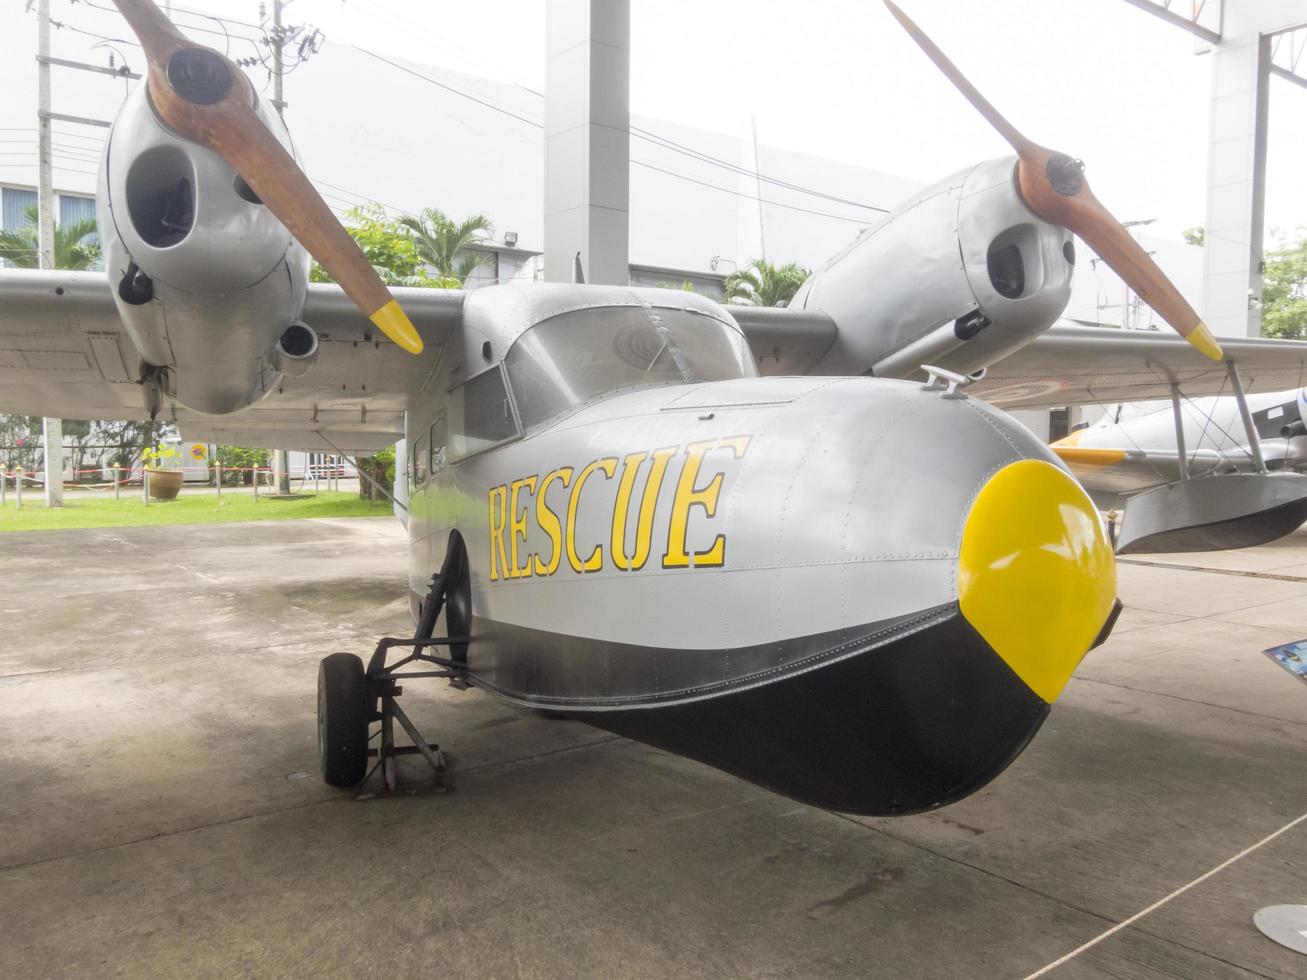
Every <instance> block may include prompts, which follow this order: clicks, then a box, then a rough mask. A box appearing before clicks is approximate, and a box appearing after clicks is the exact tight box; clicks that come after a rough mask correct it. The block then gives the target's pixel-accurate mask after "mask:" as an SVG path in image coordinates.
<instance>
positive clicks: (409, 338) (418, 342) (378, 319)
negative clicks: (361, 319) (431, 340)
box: [368, 299, 422, 354]
mask: <svg viewBox="0 0 1307 980" xmlns="http://www.w3.org/2000/svg"><path fill="white" fill-rule="evenodd" d="M368 319H369V320H371V321H372V322H373V323H375V324H376V325H377V329H379V330H380V331H381V332H382V333H384V334H385V335H386V336H387V337H389V338H390V339H391V340H393V341H394V342H395V343H397V344H398V345H399V346H400V347H403V348H404V349H405V350H406V351H408V352H409V353H410V354H421V353H422V337H421V335H420V334H418V332H417V329H416V328H415V327H414V326H413V324H412V322H411V321H410V320H409V318H408V314H407V313H405V312H404V308H403V307H401V306H400V305H399V300H397V299H392V300H391V301H390V302H389V303H387V304H386V305H385V306H383V307H382V308H381V309H379V310H377V312H375V313H373V314H372V315H371V316H370V317H368Z"/></svg>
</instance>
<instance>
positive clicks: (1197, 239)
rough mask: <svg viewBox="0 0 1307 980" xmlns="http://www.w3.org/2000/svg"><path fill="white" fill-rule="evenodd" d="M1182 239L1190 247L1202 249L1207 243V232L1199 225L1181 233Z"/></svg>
mask: <svg viewBox="0 0 1307 980" xmlns="http://www.w3.org/2000/svg"><path fill="white" fill-rule="evenodd" d="M1180 237H1181V238H1183V239H1184V240H1185V242H1186V243H1187V244H1189V245H1198V246H1199V247H1201V246H1202V245H1203V244H1204V243H1205V242H1206V241H1207V231H1206V230H1205V229H1204V228H1203V227H1202V226H1201V225H1198V226H1196V227H1194V228H1186V229H1185V230H1184V231H1182V232H1180Z"/></svg>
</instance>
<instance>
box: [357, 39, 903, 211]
mask: <svg viewBox="0 0 1307 980" xmlns="http://www.w3.org/2000/svg"><path fill="white" fill-rule="evenodd" d="M351 47H354V48H355V49H356V50H358V51H361V52H363V53H364V54H366V55H370V56H371V57H373V58H376V59H377V60H378V61H382V62H385V63H386V64H388V65H390V66H391V67H393V68H398V69H399V70H400V71H402V72H405V73H407V74H409V75H412V76H414V77H415V78H420V79H422V80H423V81H425V82H429V83H430V84H432V85H435V86H436V87H438V88H442V89H445V90H446V91H448V92H451V93H453V94H454V95H458V96H462V97H463V98H465V99H468V100H470V101H472V102H475V103H477V104H478V105H481V106H484V107H485V108H487V109H490V110H492V111H494V112H498V113H501V114H503V115H505V116H509V117H511V118H513V119H516V120H518V121H519V122H524V123H526V124H527V125H528V126H532V127H534V128H536V129H543V128H544V125H543V124H542V123H540V122H537V121H536V120H534V119H529V118H527V117H526V116H523V115H520V114H518V113H516V112H513V111H512V110H511V109H505V108H503V107H502V106H498V105H495V104H494V103H493V102H488V101H486V100H485V99H481V98H478V97H477V96H475V95H471V94H470V93H468V92H464V91H463V90H462V89H459V88H457V87H455V86H453V85H449V84H447V83H445V82H442V81H439V80H437V79H434V78H432V77H431V76H430V75H426V74H423V73H422V72H420V71H417V70H416V69H413V68H410V67H408V66H407V65H402V64H400V63H399V62H396V61H392V60H390V59H389V58H387V57H385V56H384V55H380V54H377V53H376V52H375V51H369V50H368V49H367V48H361V47H358V46H357V45H351ZM651 135H652V134H651ZM668 148H669V149H672V148H671V147H668ZM682 152H683V151H682ZM631 163H633V164H635V165H637V166H641V167H647V168H649V169H650V170H657V171H659V172H661V173H664V174H667V175H669V176H671V177H676V178H679V179H680V180H686V181H689V182H690V183H692V184H700V185H701V186H704V187H711V188H712V189H713V190H718V191H722V192H724V193H727V194H734V195H735V196H737V197H742V198H744V199H745V200H750V201H761V203H763V204H765V205H769V206H772V207H778V208H788V209H789V210H792V211H800V212H803V213H805V214H814V215H819V216H821V217H824V218H836V219H838V220H840V221H848V222H851V223H853V224H866V221H865V220H864V219H862V218H850V217H846V216H844V215H838V214H830V213H829V212H826V211H815V210H813V209H811V208H804V207H800V206H799V205H796V204H785V203H783V202H781V201H772V200H769V199H767V198H759V197H755V196H753V195H751V194H746V193H744V192H743V191H739V190H735V189H733V188H729V187H722V186H721V185H720V184H712V183H709V182H707V181H703V180H698V179H696V178H694V177H690V176H688V175H686V174H681V173H677V172H676V171H674V170H667V169H665V168H663V167H659V166H657V165H655V164H652V163H647V162H645V161H643V160H637V159H635V158H632V159H631ZM719 163H722V164H723V165H725V166H727V167H733V166H734V165H732V164H725V162H724V161H719ZM737 169H740V170H743V168H737ZM744 172H746V173H747V174H748V175H749V176H759V177H761V178H762V179H763V180H767V181H770V182H773V183H779V184H782V185H785V186H788V187H789V188H790V189H794V190H802V191H803V192H804V193H810V194H815V195H816V196H818V197H826V198H830V199H831V200H835V201H838V202H840V203H848V204H854V205H856V206H858V207H865V208H869V209H872V210H875V211H880V212H883V213H886V214H888V213H889V210H888V209H887V208H876V207H873V206H872V205H868V204H858V202H856V201H846V200H845V199H843V198H836V197H834V196H833V195H828V194H824V193H822V192H820V191H812V190H809V189H807V188H800V187H799V186H798V185H793V184H790V185H786V183H785V182H784V181H777V180H776V179H775V178H771V177H767V176H766V175H765V174H756V173H754V172H753V171H744Z"/></svg>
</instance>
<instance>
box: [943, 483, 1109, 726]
mask: <svg viewBox="0 0 1307 980" xmlns="http://www.w3.org/2000/svg"><path fill="white" fill-rule="evenodd" d="M1115 601H1116V561H1115V559H1114V557H1113V554H1112V546H1111V545H1110V544H1109V543H1108V540H1107V534H1106V532H1105V531H1104V529H1103V522H1102V521H1101V520H1100V519H1099V516H1098V511H1097V510H1096V509H1095V508H1094V505H1093V502H1092V501H1090V499H1089V496H1088V495H1087V494H1086V493H1085V491H1084V490H1083V489H1082V488H1081V486H1080V485H1079V484H1078V483H1076V481H1075V480H1073V479H1072V478H1071V477H1070V476H1068V475H1067V474H1066V473H1065V472H1063V471H1062V470H1060V469H1059V468H1058V467H1056V466H1054V465H1053V464H1052V463H1046V462H1044V461H1043V460H1037V459H1026V460H1021V461H1020V462H1016V463H1011V464H1009V465H1008V466H1005V467H1004V468H1003V469H1001V470H999V471H998V472H997V473H996V474H994V476H993V477H991V478H990V480H989V482H988V483H986V484H985V485H984V487H982V488H981V490H980V493H979V494H978V495H977V497H976V502H975V503H974V504H973V505H972V507H971V513H970V514H969V515H968V516H967V522H966V525H965V527H964V528H963V531H962V546H961V549H960V552H959V556H958V604H959V606H960V608H961V610H962V615H963V616H965V617H966V619H967V622H969V623H970V624H971V625H972V626H973V627H974V628H975V630H976V632H978V633H979V634H980V635H981V636H982V637H983V638H984V639H985V642H986V643H988V644H989V645H990V646H991V647H993V649H994V651H995V652H996V653H997V654H998V655H999V656H1000V657H1002V658H1003V660H1004V661H1005V662H1006V663H1007V665H1008V666H1009V667H1011V668H1012V670H1013V671H1014V672H1015V673H1016V675H1017V676H1018V677H1020V678H1021V679H1022V680H1023V681H1024V682H1025V683H1026V685H1027V686H1028V687H1029V688H1030V689H1031V690H1032V691H1034V692H1035V693H1036V694H1038V695H1039V696H1040V697H1041V698H1043V699H1044V700H1045V701H1047V702H1049V703H1050V704H1051V703H1053V701H1055V700H1057V696H1058V695H1059V694H1061V693H1062V688H1064V687H1065V686H1066V682H1067V681H1068V680H1070V678H1071V674H1072V672H1074V671H1075V669H1076V667H1077V666H1078V665H1079V663H1080V661H1081V659H1082V658H1083V657H1084V655H1085V653H1086V652H1088V650H1089V647H1090V645H1091V644H1092V643H1093V642H1094V640H1095V638H1096V637H1097V636H1098V633H1099V631H1100V630H1101V629H1102V628H1103V624H1104V623H1105V622H1106V621H1107V617H1108V614H1109V613H1110V612H1111V610H1112V604H1113V603H1114V602H1115Z"/></svg>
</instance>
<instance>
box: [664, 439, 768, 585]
mask: <svg viewBox="0 0 1307 980" xmlns="http://www.w3.org/2000/svg"><path fill="white" fill-rule="evenodd" d="M748 445H749V437H748V436H733V437H731V438H729V439H709V440H706V441H704V442H692V443H690V444H689V445H688V446H686V447H685V465H683V466H682V467H681V476H680V479H679V480H677V483H676V496H675V498H674V499H673V500H672V514H671V518H670V520H669V521H668V523H667V553H666V555H664V556H663V568H688V567H689V566H690V557H691V556H690V554H689V553H688V552H687V550H686V534H687V531H688V529H689V527H688V526H689V522H690V508H691V507H694V506H696V505H697V506H700V507H702V508H703V509H704V512H705V513H706V515H707V516H708V517H712V516H713V515H715V514H716V513H717V498H718V496H719V495H720V494H721V491H722V481H723V479H724V476H723V474H721V473H717V474H715V475H714V476H713V478H712V479H711V480H709V481H708V485H707V486H706V487H702V488H700V489H697V490H696V489H695V486H694V484H695V481H696V480H697V479H698V478H699V468H700V466H701V465H702V464H703V457H704V455H705V454H707V453H709V452H711V451H712V450H714V449H731V450H733V451H734V453H735V458H736V459H739V458H740V457H741V456H743V455H744V450H745V449H746V448H747V447H748ZM725 559H726V535H724V534H719V535H717V537H716V538H715V539H714V540H713V543H712V544H711V545H710V546H709V547H708V550H707V551H696V552H695V553H694V566H695V567H696V568H700V567H706V568H713V567H721V565H722V563H723V562H724V561H725Z"/></svg>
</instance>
